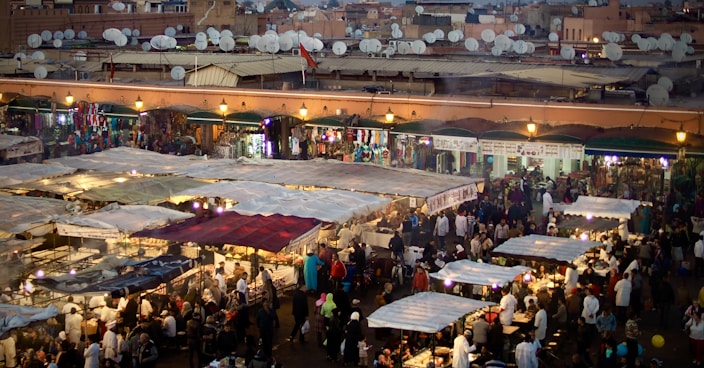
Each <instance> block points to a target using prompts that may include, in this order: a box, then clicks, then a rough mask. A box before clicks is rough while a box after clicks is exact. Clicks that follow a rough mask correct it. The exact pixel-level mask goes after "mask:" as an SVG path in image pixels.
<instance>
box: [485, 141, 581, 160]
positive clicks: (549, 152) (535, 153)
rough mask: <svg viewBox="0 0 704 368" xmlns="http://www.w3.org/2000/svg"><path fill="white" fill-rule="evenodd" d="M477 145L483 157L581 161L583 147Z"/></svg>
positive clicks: (522, 144) (543, 144)
mask: <svg viewBox="0 0 704 368" xmlns="http://www.w3.org/2000/svg"><path fill="white" fill-rule="evenodd" d="M479 144H480V145H481V151H482V154H484V155H499V156H525V157H539V158H559V159H564V160H581V159H583V158H584V146H583V145H581V144H562V143H540V142H507V141H492V140H485V139H482V140H481V141H480V142H479Z"/></svg>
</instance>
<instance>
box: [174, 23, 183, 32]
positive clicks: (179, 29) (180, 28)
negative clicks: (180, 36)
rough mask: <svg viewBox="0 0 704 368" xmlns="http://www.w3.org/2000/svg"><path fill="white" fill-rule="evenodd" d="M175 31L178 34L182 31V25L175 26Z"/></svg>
mask: <svg viewBox="0 0 704 368" xmlns="http://www.w3.org/2000/svg"><path fill="white" fill-rule="evenodd" d="M176 30H177V31H179V32H181V31H183V24H179V25H177V26H176Z"/></svg>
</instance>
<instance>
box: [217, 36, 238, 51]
mask: <svg viewBox="0 0 704 368" xmlns="http://www.w3.org/2000/svg"><path fill="white" fill-rule="evenodd" d="M234 48H235V40H234V39H233V38H232V37H230V36H225V37H223V38H221V39H220V50H222V51H225V52H230V51H232V50H233V49H234Z"/></svg>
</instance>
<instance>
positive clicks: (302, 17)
mask: <svg viewBox="0 0 704 368" xmlns="http://www.w3.org/2000/svg"><path fill="white" fill-rule="evenodd" d="M291 15H293V14H291ZM304 19H306V15H305V14H303V13H298V20H304Z"/></svg>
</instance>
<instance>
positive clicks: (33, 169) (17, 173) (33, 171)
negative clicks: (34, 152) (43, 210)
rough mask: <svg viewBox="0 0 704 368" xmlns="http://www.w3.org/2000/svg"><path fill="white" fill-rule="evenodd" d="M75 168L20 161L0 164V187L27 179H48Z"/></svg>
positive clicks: (69, 172)
mask: <svg viewBox="0 0 704 368" xmlns="http://www.w3.org/2000/svg"><path fill="white" fill-rule="evenodd" d="M75 171H76V169H73V168H70V167H60V166H55V165H42V164H32V163H22V164H14V165H5V166H0V187H2V188H5V187H7V186H11V185H17V184H20V183H24V182H27V181H33V180H41V179H50V178H55V177H59V176H64V175H67V174H72V173H74V172H75Z"/></svg>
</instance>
